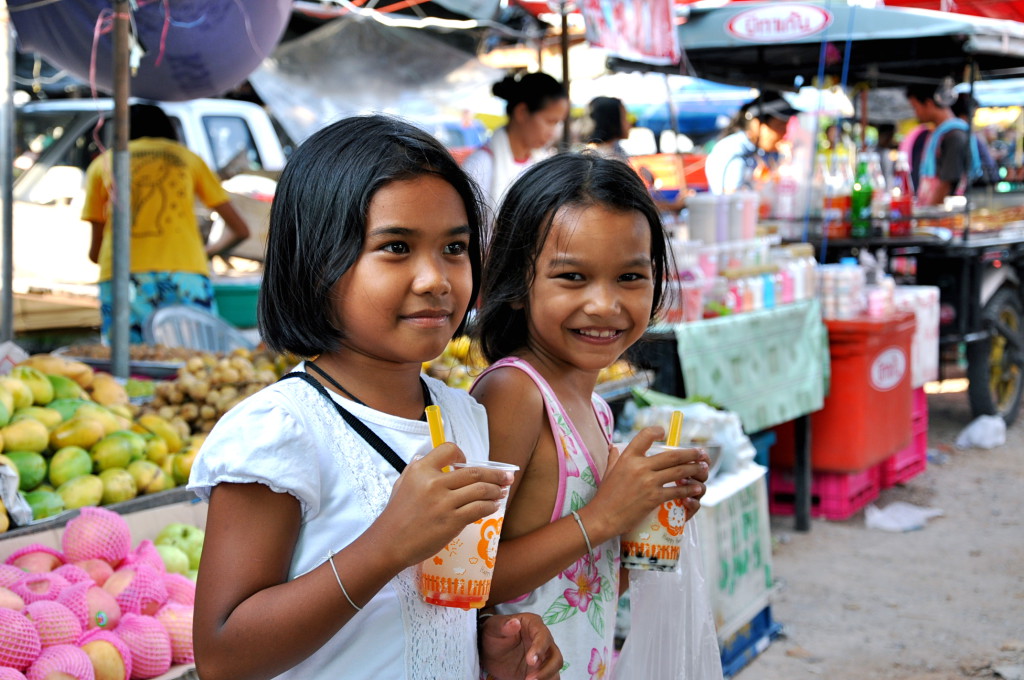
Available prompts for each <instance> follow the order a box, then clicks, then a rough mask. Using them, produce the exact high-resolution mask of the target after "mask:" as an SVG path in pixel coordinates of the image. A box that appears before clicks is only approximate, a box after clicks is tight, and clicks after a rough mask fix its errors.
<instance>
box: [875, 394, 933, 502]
mask: <svg viewBox="0 0 1024 680" xmlns="http://www.w3.org/2000/svg"><path fill="white" fill-rule="evenodd" d="M913 427H914V432H913V435H912V436H911V439H910V445H909V446H907V448H905V449H903V450H902V451H897V452H896V453H894V454H893V455H891V456H889V457H888V458H887V459H886V460H884V461H882V462H881V463H879V464H878V477H879V484H880V485H881V487H882V488H883V489H888V488H889V487H891V486H895V485H897V484H902V483H903V482H906V481H907V480H910V479H912V478H914V477H916V476H917V475H919V474H921V473H922V472H924V471H925V470H926V469H927V468H928V411H927V409H926V410H925V412H924V415H923V416H921V417H917V418H914V425H913Z"/></svg>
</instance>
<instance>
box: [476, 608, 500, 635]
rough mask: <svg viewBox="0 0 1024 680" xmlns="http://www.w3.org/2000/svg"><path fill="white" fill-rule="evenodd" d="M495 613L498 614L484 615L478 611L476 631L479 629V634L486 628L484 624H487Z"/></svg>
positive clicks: (489, 613) (486, 613)
mask: <svg viewBox="0 0 1024 680" xmlns="http://www.w3.org/2000/svg"><path fill="white" fill-rule="evenodd" d="M495 613H496V612H483V613H480V612H479V610H477V615H476V629H477V632H479V631H480V629H481V628H483V627H484V622H486V621H487V619H489V618H491V617H492V616H494V615H495Z"/></svg>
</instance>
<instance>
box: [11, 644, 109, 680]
mask: <svg viewBox="0 0 1024 680" xmlns="http://www.w3.org/2000/svg"><path fill="white" fill-rule="evenodd" d="M51 673H63V674H65V675H66V676H68V677H71V678H74V679H75V680H95V679H96V675H95V673H94V672H93V670H92V661H90V660H89V655H88V654H86V653H85V652H83V651H82V650H81V649H79V648H78V647H76V646H75V645H55V646H53V647H47V648H45V649H44V650H43V652H42V654H40V655H39V658H38V659H36V660H35V662H34V663H33V664H32V665H31V666H29V667H28V670H27V671H25V677H26V678H28V680H47V678H48V677H50V674H51Z"/></svg>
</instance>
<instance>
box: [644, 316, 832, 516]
mask: <svg viewBox="0 0 1024 680" xmlns="http://www.w3.org/2000/svg"><path fill="white" fill-rule="evenodd" d="M647 340H648V341H649V342H646V343H642V344H641V345H640V346H639V347H638V350H637V352H636V353H635V356H634V360H635V361H637V362H638V363H640V364H641V365H643V364H645V363H647V364H660V366H661V367H662V368H663V369H664V368H669V369H670V370H668V371H665V370H662V371H659V372H658V376H657V378H656V379H655V383H654V385H652V387H653V388H654V389H656V390H659V391H663V392H668V393H670V394H676V395H679V396H684V393H685V395H686V396H690V397H695V396H701V397H708V398H710V399H711V400H712V401H714V402H715V403H717V404H720V405H721V406H723V407H725V408H727V409H729V410H730V411H733V412H735V413H736V414H737V415H738V416H739V418H740V421H741V422H742V423H743V428H744V429H745V430H746V431H747V432H757V431H760V430H764V429H767V428H769V427H773V426H775V425H779V424H781V423H784V422H787V421H790V420H795V421H796V437H795V438H796V457H795V465H794V474H795V476H796V489H795V502H796V508H795V525H796V529H797V530H798V531H807V530H809V529H810V508H811V494H810V490H811V464H810V437H811V432H810V419H809V417H808V416H809V414H811V413H813V412H814V411H817V410H819V409H821V407H822V406H823V404H824V400H825V393H826V392H827V390H828V381H829V353H828V334H827V331H826V329H825V325H824V324H823V323H822V320H821V307H820V305H819V303H818V301H817V300H804V301H801V302H796V303H792V304H787V305H781V306H778V307H774V308H772V309H763V310H758V311H754V312H744V313H742V314H735V315H731V316H722V317H718V318H714V319H704V320H702V321H695V322H688V323H682V324H673V325H661V326H657V327H655V328H653V329H651V331H650V332H649V333H648V335H647ZM672 345H674V347H672V350H671V352H672V353H670V352H669V351H668V349H667V348H668V347H670V346H672ZM673 353H674V356H673ZM677 374H678V375H677ZM677 378H681V379H682V380H681V383H680V381H679V380H678V379H677Z"/></svg>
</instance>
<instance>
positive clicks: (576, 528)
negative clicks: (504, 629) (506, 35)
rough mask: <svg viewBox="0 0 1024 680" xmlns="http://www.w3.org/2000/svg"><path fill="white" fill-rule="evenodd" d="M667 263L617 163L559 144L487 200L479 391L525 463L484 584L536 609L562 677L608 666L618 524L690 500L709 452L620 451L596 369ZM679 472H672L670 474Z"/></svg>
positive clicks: (494, 441) (656, 231) (640, 323)
mask: <svg viewBox="0 0 1024 680" xmlns="http://www.w3.org/2000/svg"><path fill="white" fill-rule="evenodd" d="M667 267H668V255H667V252H666V244H665V236H664V233H663V231H662V226H661V222H660V219H659V216H658V210H657V208H656V207H655V205H654V203H653V202H652V200H651V198H650V195H649V193H648V191H647V189H646V187H645V186H644V184H643V182H642V181H641V179H640V178H639V177H638V176H637V175H636V174H635V173H634V172H633V171H632V170H631V169H630V168H629V167H628V166H627V165H626V164H624V163H622V162H621V161H618V160H612V159H607V158H602V157H599V156H597V155H595V154H563V155H560V156H556V157H554V158H551V159H547V160H545V161H542V162H541V163H539V164H538V165H536V166H534V167H533V168H530V169H529V170H527V171H526V172H525V173H524V174H523V175H522V176H521V177H520V178H519V179H518V180H517V181H516V183H515V184H514V185H513V186H512V188H510V189H509V192H508V194H507V196H506V198H505V200H504V201H503V203H502V205H501V208H500V210H499V211H498V214H497V219H496V222H495V228H494V232H493V236H492V241H491V244H490V249H489V251H488V255H487V259H486V261H485V265H484V270H483V271H484V275H483V282H482V288H481V295H482V299H483V303H482V305H481V307H480V310H479V316H478V319H477V323H476V329H475V330H476V333H477V336H478V339H479V341H480V343H481V346H482V350H483V353H484V356H485V357H486V358H487V359H488V360H489V361H490V362H492V364H491V366H490V367H489V368H488V369H487V371H485V372H484V373H483V374H482V375H481V377H480V378H479V379H478V380H477V382H476V384H475V385H474V387H473V390H472V392H473V395H474V396H475V397H476V398H477V400H478V401H480V402H481V403H483V404H484V406H486V408H487V414H488V424H489V431H490V444H491V458H492V459H493V460H501V461H505V462H509V463H515V464H517V465H519V468H520V470H522V473H520V474H518V475H517V476H516V480H515V481H514V482H513V484H512V487H511V489H510V491H509V500H508V509H507V511H506V516H505V524H504V527H503V529H502V534H501V549H500V551H499V553H498V559H497V564H496V567H495V571H494V580H493V583H492V586H491V603H493V604H496V605H497V611H499V612H501V613H510V612H532V613H535V614H539V615H540V616H541V617H542V618H543V619H544V621H545V622H546V623H547V624H548V626H549V627H550V628H551V631H552V634H553V635H554V638H555V640H556V642H557V643H558V645H559V647H560V649H561V651H562V654H563V657H564V659H565V662H566V663H565V666H563V669H562V675H561V677H562V678H563V679H566V678H568V679H570V680H575V679H583V680H591V679H593V678H609V677H611V674H610V667H611V660H612V655H613V654H614V627H615V626H614V622H615V613H616V604H617V601H618V598H619V594H620V578H619V535H620V534H623V533H625V532H626V531H629V530H630V529H632V528H633V527H634V526H635V525H636V524H638V523H639V522H640V521H641V519H642V518H643V517H644V516H645V515H646V514H647V513H648V512H649V511H651V510H652V509H654V508H655V507H657V506H659V505H661V504H663V503H666V502H669V501H676V502H678V503H681V504H682V505H683V507H684V508H685V509H686V512H687V514H688V515H692V514H693V513H694V512H696V511H697V510H698V508H699V507H700V500H699V499H700V497H701V496H702V495H703V493H704V490H705V487H704V484H703V482H706V481H707V476H708V460H707V456H706V455H705V454H704V453H702V452H700V451H698V450H697V449H671V450H668V451H666V452H665V453H662V454H659V455H657V456H653V457H650V458H648V457H646V456H645V453H646V451H647V449H648V448H649V447H650V446H651V444H652V443H653V442H654V441H656V440H658V439H663V438H664V432H663V431H662V429H661V428H647V429H646V430H644V431H642V432H640V433H639V434H638V435H637V436H636V437H635V438H634V439H633V441H632V442H631V443H630V444H629V445H628V446H627V447H626V448H625V450H624V451H622V453H621V454H620V453H619V452H618V451H617V450H616V449H615V448H614V447H613V446H612V445H611V433H612V414H611V410H610V408H609V407H608V404H607V403H605V402H604V400H603V399H601V398H600V397H598V396H597V395H595V394H594V387H595V385H596V383H597V376H598V373H599V372H600V370H601V369H602V368H605V367H606V366H609V365H611V364H612V363H613V362H614V361H615V360H617V359H619V358H620V357H621V356H622V354H623V353H624V352H625V351H626V349H628V348H629V346H630V345H632V344H633V343H634V342H636V341H637V340H639V339H640V337H641V336H642V335H643V333H644V331H645V329H646V328H647V326H648V324H649V323H650V322H651V320H652V319H653V318H654V315H655V313H656V311H657V310H658V307H659V303H660V301H661V294H662V280H663V277H664V275H665V272H666V269H667ZM678 480H685V481H684V482H682V483H680V484H678V485H676V484H674V482H677V481H678Z"/></svg>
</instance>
